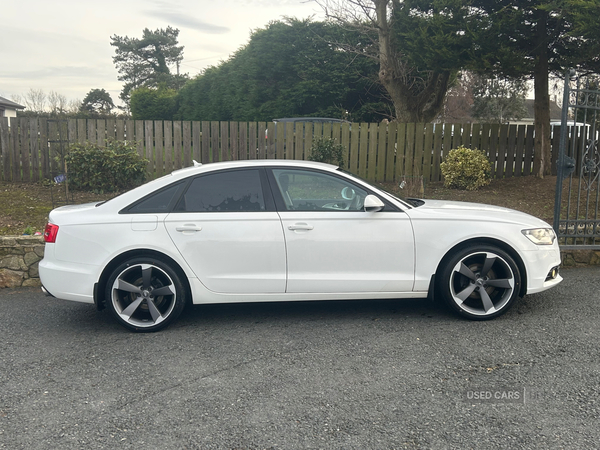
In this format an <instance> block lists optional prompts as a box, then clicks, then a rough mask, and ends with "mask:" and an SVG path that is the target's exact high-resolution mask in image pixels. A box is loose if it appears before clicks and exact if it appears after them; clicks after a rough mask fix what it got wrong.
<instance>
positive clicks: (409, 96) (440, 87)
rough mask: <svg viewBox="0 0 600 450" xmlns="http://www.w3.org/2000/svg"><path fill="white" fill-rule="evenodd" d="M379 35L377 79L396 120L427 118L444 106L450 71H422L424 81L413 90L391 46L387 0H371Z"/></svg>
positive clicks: (412, 120) (424, 119)
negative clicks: (383, 89) (424, 72)
mask: <svg viewBox="0 0 600 450" xmlns="http://www.w3.org/2000/svg"><path fill="white" fill-rule="evenodd" d="M373 3H374V4H375V12H376V18H377V31H378V39H379V80H380V81H381V84H383V87H385V89H386V91H387V92H388V94H389V96H390V98H391V100H392V103H393V104H394V110H395V114H396V117H395V118H396V120H397V121H399V122H408V123H421V122H431V121H432V120H433V119H435V117H436V116H437V114H438V113H439V112H440V111H441V109H442V107H443V106H444V99H445V97H446V92H447V91H448V87H449V84H450V78H451V77H450V75H451V73H450V71H447V70H446V71H431V72H430V73H428V74H426V75H424V76H426V80H424V85H423V86H422V88H421V89H420V90H418V92H416V93H414V92H412V90H411V87H410V85H409V84H407V83H414V80H412V79H411V77H410V76H407V75H406V74H405V73H403V72H404V71H405V70H406V68H405V67H403V64H404V63H403V62H402V61H401V60H400V57H399V55H398V53H399V52H398V51H394V49H393V48H392V42H391V37H390V28H389V22H388V17H387V5H388V0H373Z"/></svg>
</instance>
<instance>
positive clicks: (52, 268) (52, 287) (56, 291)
mask: <svg viewBox="0 0 600 450" xmlns="http://www.w3.org/2000/svg"><path fill="white" fill-rule="evenodd" d="M98 270H99V268H98V267H96V266H88V265H85V264H73V263H65V262H61V261H58V262H57V261H51V260H49V259H47V258H44V259H42V260H41V261H40V264H39V273H40V281H41V282H42V286H43V287H42V291H44V292H45V293H47V294H49V295H51V296H52V297H56V298H60V299H63V300H72V301H75V302H82V303H92V304H93V303H94V293H93V286H94V283H96V282H97V281H98V278H97V277H98V275H97V273H98Z"/></svg>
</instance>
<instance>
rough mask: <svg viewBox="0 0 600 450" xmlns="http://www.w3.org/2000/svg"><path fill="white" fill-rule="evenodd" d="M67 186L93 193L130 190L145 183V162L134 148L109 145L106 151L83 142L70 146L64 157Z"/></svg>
mask: <svg viewBox="0 0 600 450" xmlns="http://www.w3.org/2000/svg"><path fill="white" fill-rule="evenodd" d="M65 162H66V163H67V170H68V182H69V186H70V187H71V188H73V189H76V190H83V191H92V192H96V193H105V192H116V191H124V190H126V189H131V188H132V187H134V186H137V185H140V184H142V183H143V182H144V181H145V179H146V165H147V164H148V161H147V160H146V159H144V158H141V157H140V156H139V155H138V154H137V151H136V148H135V144H132V143H129V142H123V141H108V142H107V144H106V147H100V146H98V145H96V144H91V143H89V142H86V143H85V144H79V143H77V144H71V145H70V146H69V151H68V153H67V155H66V156H65Z"/></svg>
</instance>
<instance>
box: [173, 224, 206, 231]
mask: <svg viewBox="0 0 600 450" xmlns="http://www.w3.org/2000/svg"><path fill="white" fill-rule="evenodd" d="M175 231H179V232H181V233H185V232H186V231H188V232H196V231H202V227H199V226H197V225H190V224H186V225H184V226H182V227H176V228H175Z"/></svg>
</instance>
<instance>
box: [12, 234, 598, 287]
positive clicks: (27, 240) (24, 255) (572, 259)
mask: <svg viewBox="0 0 600 450" xmlns="http://www.w3.org/2000/svg"><path fill="white" fill-rule="evenodd" d="M43 257H44V238H43V236H0V288H14V287H20V286H40V277H39V274H38V263H39V261H40V260H41V259H42V258H43ZM561 259H562V266H563V267H578V266H590V265H600V251H593V250H566V251H562V252H561Z"/></svg>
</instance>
